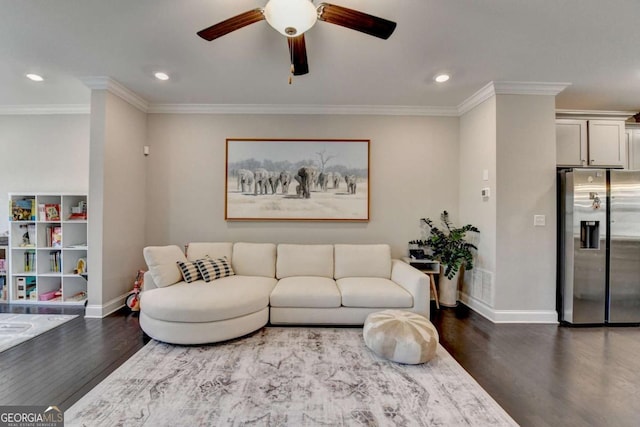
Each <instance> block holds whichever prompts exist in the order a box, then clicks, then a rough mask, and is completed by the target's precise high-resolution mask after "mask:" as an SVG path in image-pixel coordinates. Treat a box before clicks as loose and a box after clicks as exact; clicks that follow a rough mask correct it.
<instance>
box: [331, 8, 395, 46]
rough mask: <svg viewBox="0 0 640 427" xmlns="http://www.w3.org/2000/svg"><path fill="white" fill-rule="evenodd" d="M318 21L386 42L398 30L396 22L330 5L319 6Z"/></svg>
mask: <svg viewBox="0 0 640 427" xmlns="http://www.w3.org/2000/svg"><path fill="white" fill-rule="evenodd" d="M318 19H320V20H322V21H325V22H328V23H330V24H335V25H340V26H343V27H346V28H350V29H352V30H356V31H360V32H361V33H365V34H369V35H370V36H374V37H379V38H381V39H385V40H386V39H388V38H389V37H390V36H391V34H392V33H393V30H395V29H396V23H395V22H392V21H388V20H386V19H383V18H378V17H377V16H373V15H369V14H366V13H364V12H359V11H357V10H353V9H348V8H346V7H342V6H336V5H333V4H329V3H320V5H318Z"/></svg>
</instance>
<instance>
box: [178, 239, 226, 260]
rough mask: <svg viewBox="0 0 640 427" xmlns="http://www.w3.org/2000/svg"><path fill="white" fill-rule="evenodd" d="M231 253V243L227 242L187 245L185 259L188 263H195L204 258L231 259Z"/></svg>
mask: <svg viewBox="0 0 640 427" xmlns="http://www.w3.org/2000/svg"><path fill="white" fill-rule="evenodd" d="M232 253H233V243H228V242H215V243H208V242H195V243H189V246H187V259H188V260H189V261H195V260H198V259H201V258H204V257H206V256H207V255H208V256H209V258H214V259H215V258H222V257H225V256H226V257H227V259H231V254H232Z"/></svg>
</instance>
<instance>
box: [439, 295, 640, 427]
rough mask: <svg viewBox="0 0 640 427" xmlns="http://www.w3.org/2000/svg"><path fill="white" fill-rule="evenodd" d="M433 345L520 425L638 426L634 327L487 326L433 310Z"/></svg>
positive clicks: (639, 342)
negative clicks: (437, 344)
mask: <svg viewBox="0 0 640 427" xmlns="http://www.w3.org/2000/svg"><path fill="white" fill-rule="evenodd" d="M432 313H433V315H432V319H431V320H432V322H433V323H434V324H435V325H436V327H437V329H438V331H439V332H440V343H441V344H442V345H443V347H445V348H446V349H447V351H449V353H450V354H451V355H452V356H453V357H454V358H455V359H456V360H457V361H458V362H459V363H460V364H461V365H462V366H463V367H464V368H465V369H466V370H467V372H469V373H470V374H471V375H472V376H473V377H474V378H475V379H476V381H477V382H478V383H479V384H480V385H481V386H482V387H483V388H484V389H485V390H487V392H489V394H490V395H491V396H492V397H493V398H494V399H495V400H496V401H497V402H498V403H499V404H500V405H501V406H502V407H503V408H504V409H505V410H506V411H507V412H508V413H509V414H510V415H511V416H512V417H513V418H514V419H515V420H516V421H517V422H518V423H519V424H520V425H522V426H549V427H551V426H553V427H556V426H565V427H566V426H616V427H618V426H619V427H623V426H630V427H631V426H639V425H640V405H639V403H640V328H638V327H615V328H614V327H591V328H572V327H564V326H558V325H539V324H494V323H491V322H490V321H488V320H486V319H484V318H483V317H482V316H480V315H479V314H477V313H475V312H473V311H471V310H469V309H468V308H466V307H465V306H464V305H459V307H458V308H457V309H445V310H440V311H432Z"/></svg>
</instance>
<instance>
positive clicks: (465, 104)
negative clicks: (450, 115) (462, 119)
mask: <svg viewBox="0 0 640 427" xmlns="http://www.w3.org/2000/svg"><path fill="white" fill-rule="evenodd" d="M495 94H496V91H495V89H494V87H493V82H489V83H487V84H486V85H484V86H483V87H482V88H481V89H480V90H478V91H477V92H476V93H474V94H473V95H471V96H470V97H468V98H467V99H465V100H464V101H462V102H461V103H460V104H458V107H457V110H458V115H459V116H461V115H463V114H465V113H467V112H469V111H470V110H472V109H474V108H475V107H477V106H478V105H480V104H482V103H483V102H484V101H486V100H487V99H489V98H491V97H492V96H494V95H495Z"/></svg>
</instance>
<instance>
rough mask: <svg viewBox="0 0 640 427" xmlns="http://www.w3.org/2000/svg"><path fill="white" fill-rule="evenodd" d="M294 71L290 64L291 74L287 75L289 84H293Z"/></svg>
mask: <svg viewBox="0 0 640 427" xmlns="http://www.w3.org/2000/svg"><path fill="white" fill-rule="evenodd" d="M294 71H295V67H294V66H293V63H291V68H289V72H291V74H290V75H289V84H291V83H292V82H293V72H294Z"/></svg>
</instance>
